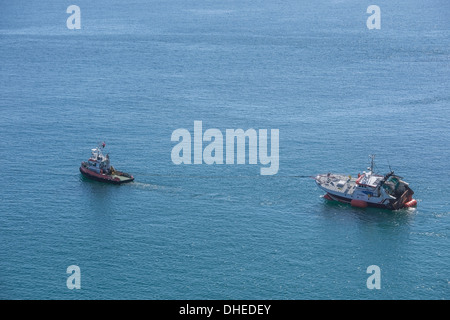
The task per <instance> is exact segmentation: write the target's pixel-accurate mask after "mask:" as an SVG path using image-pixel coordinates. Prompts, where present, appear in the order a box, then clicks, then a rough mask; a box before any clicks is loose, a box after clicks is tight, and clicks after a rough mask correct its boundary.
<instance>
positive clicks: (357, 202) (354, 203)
mask: <svg viewBox="0 0 450 320" xmlns="http://www.w3.org/2000/svg"><path fill="white" fill-rule="evenodd" d="M350 204H351V205H352V206H353V207H359V208H365V207H367V202H365V201H363V200H355V199H353V200H352V201H351V202H350Z"/></svg>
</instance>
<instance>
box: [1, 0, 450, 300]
mask: <svg viewBox="0 0 450 320" xmlns="http://www.w3.org/2000/svg"><path fill="white" fill-rule="evenodd" d="M71 4H76V5H78V6H79V7H80V9H81V29H79V30H69V29H68V28H67V26H66V20H67V18H68V17H69V16H70V14H68V13H66V9H67V7H68V6H69V5H71ZM371 4H376V5H378V6H379V7H380V9H381V29H379V30H369V29H368V28H367V27H366V20H367V18H368V17H369V16H370V14H368V13H366V10H367V7H368V6H369V5H371ZM0 8H1V10H0V60H1V63H0V81H1V86H0V167H1V177H2V179H1V188H0V199H1V206H0V298H1V299H448V298H449V297H450V276H449V266H450V255H449V248H450V246H449V245H450V242H449V231H450V201H449V199H450V197H449V194H450V169H449V168H450V167H449V159H450V148H449V147H448V143H449V139H450V135H449V127H450V93H449V92H450V90H449V87H450V20H449V19H448V14H449V13H450V3H449V2H448V1H444V0H442V1H440V0H436V1H421V0H413V1H406V0H401V1H395V3H392V1H385V0H378V1H376V2H374V3H372V1H356V0H354V1H353V0H348V1H346V0H341V1H338V0H336V1H332V0H321V1H298V0H288V1H269V0H257V1H242V0H239V1H236V0H231V1H214V0H207V1H206V0H201V1H193V0H188V1H186V0H183V1H181V0H177V1H144V0H134V1H117V0H114V1H85V0H77V1H74V2H72V1H70V2H67V1H66V2H65V1H49V0H45V1H6V0H5V1H3V0H2V1H0ZM195 120H199V121H202V122H203V129H204V130H206V129H209V128H217V129H219V130H221V131H222V132H225V130H226V129H238V128H242V129H243V130H247V129H249V128H255V129H279V132H280V156H279V159H280V163H279V171H278V173H277V174H276V175H273V176H262V175H260V168H261V165H260V164H257V165H250V164H245V165H226V164H223V165H206V164H202V165H194V164H192V165H175V164H173V162H172V160H171V150H172V148H173V147H174V145H175V143H174V142H172V141H171V134H172V132H173V131H174V130H175V129H178V128H186V129H188V130H189V131H190V132H191V133H193V125H194V121H195ZM101 141H105V142H106V148H107V151H108V152H109V153H110V156H111V159H112V163H113V165H114V166H115V167H116V168H118V169H121V170H124V171H127V172H130V173H132V174H133V175H134V176H135V178H136V180H135V181H134V182H133V183H131V184H127V185H121V186H115V185H106V184H102V183H99V182H95V181H90V180H88V179H86V178H84V177H82V176H81V174H80V172H79V170H78V168H79V165H80V162H81V161H84V160H86V159H87V158H88V157H89V155H90V149H91V148H93V147H95V146H96V145H97V144H98V142H101ZM369 154H376V169H377V170H378V171H379V172H380V173H386V172H387V171H388V170H389V166H391V167H392V168H393V169H394V170H395V171H396V173H398V174H399V175H401V176H403V177H405V180H406V181H408V182H409V183H410V186H411V188H412V189H413V190H414V191H415V198H416V199H417V200H418V206H417V208H415V209H403V210H399V211H394V212H391V211H386V210H380V209H357V208H352V207H350V206H347V205H343V204H333V203H328V202H327V201H326V200H324V199H323V198H322V197H321V196H322V194H323V193H322V192H321V191H320V190H319V189H318V188H317V187H316V186H315V184H314V181H313V180H312V179H310V178H308V177H309V176H313V175H316V174H318V173H326V172H339V173H345V174H352V175H356V174H357V173H358V172H361V171H362V170H364V169H365V168H366V167H367V166H368V164H369V159H368V155H369ZM70 265H77V266H79V267H80V270H81V289H79V290H77V289H73V290H69V289H68V288H67V285H66V280H67V278H68V276H69V274H67V273H66V269H67V267H68V266H70ZM371 265H377V266H379V268H380V270H381V274H380V279H381V288H380V289H373V290H370V289H368V288H367V286H366V281H367V279H368V277H369V276H370V274H368V273H367V272H366V270H367V268H368V267H369V266H371Z"/></svg>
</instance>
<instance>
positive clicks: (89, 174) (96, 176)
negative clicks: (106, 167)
mask: <svg viewBox="0 0 450 320" xmlns="http://www.w3.org/2000/svg"><path fill="white" fill-rule="evenodd" d="M80 172H81V173H82V174H83V175H84V176H86V177H88V178H91V179H93V180H96V181H100V182H107V183H113V184H122V183H126V182H131V181H133V180H134V178H133V176H130V178H129V179H126V180H121V179H119V178H117V177H113V176H111V175H107V174H99V173H96V172H94V171H91V170H89V169H87V168H85V167H83V166H81V167H80Z"/></svg>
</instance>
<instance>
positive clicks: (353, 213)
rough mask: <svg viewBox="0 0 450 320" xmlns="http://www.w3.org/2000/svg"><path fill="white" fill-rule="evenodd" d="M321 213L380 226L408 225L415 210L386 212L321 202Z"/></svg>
mask: <svg viewBox="0 0 450 320" xmlns="http://www.w3.org/2000/svg"><path fill="white" fill-rule="evenodd" d="M321 212H322V213H324V215H328V216H336V215H338V216H340V217H341V218H354V219H355V221H360V222H364V223H368V224H377V225H380V226H383V225H385V226H400V225H410V224H411V222H412V220H413V218H414V216H415V215H416V212H417V209H416V208H403V209H400V210H388V209H381V208H372V207H368V208H357V207H353V206H351V205H350V204H345V203H341V202H337V201H328V200H325V199H324V200H323V203H322V210H321Z"/></svg>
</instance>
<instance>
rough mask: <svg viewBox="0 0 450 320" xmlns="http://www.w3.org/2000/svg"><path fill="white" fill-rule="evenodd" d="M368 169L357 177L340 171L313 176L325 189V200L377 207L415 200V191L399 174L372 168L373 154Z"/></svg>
mask: <svg viewBox="0 0 450 320" xmlns="http://www.w3.org/2000/svg"><path fill="white" fill-rule="evenodd" d="M370 158H371V163H370V167H369V168H367V169H368V170H369V171H368V172H365V171H364V172H363V174H359V173H358V178H352V177H351V176H346V175H341V174H332V173H328V174H319V175H317V176H316V177H315V178H314V180H315V181H316V184H317V186H318V187H319V188H321V189H322V190H324V191H325V192H326V194H325V196H324V198H325V199H327V200H333V201H339V202H343V203H349V204H351V205H352V206H355V207H361V208H365V207H367V206H370V207H378V208H384V209H389V210H398V209H401V208H405V207H406V208H408V207H415V206H416V205H417V200H415V199H413V198H412V195H413V194H414V191H413V190H412V189H411V188H410V187H409V184H408V183H406V182H405V181H403V180H402V179H403V178H402V177H400V176H397V175H395V174H394V171H392V170H391V171H390V172H389V173H387V174H386V175H384V176H383V175H378V174H375V173H374V171H373V167H374V158H375V156H374V155H371V156H370Z"/></svg>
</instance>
